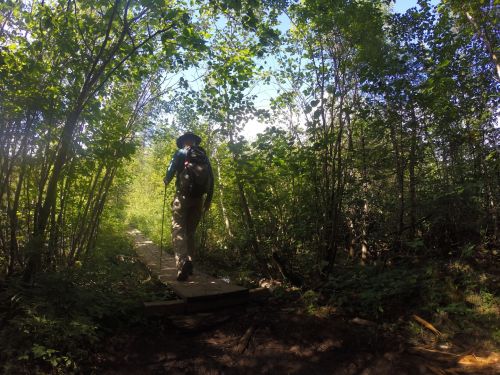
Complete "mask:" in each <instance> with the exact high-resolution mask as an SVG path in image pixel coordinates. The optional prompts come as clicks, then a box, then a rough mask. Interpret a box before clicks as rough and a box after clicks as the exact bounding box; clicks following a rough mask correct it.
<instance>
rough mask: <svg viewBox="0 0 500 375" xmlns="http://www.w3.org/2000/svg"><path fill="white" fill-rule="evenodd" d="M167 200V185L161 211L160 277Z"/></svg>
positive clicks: (159, 272) (159, 273)
mask: <svg viewBox="0 0 500 375" xmlns="http://www.w3.org/2000/svg"><path fill="white" fill-rule="evenodd" d="M166 201H167V185H165V191H164V193H163V209H162V211H161V236H160V270H159V271H158V279H160V275H161V261H162V258H163V227H164V226H165V202H166Z"/></svg>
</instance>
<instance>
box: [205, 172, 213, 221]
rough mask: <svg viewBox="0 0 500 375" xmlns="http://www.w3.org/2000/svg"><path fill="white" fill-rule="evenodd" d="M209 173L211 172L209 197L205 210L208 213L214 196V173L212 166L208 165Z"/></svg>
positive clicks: (206, 200) (206, 199)
mask: <svg viewBox="0 0 500 375" xmlns="http://www.w3.org/2000/svg"><path fill="white" fill-rule="evenodd" d="M208 171H209V172H210V183H209V185H208V191H207V197H206V198H205V203H204V209H205V211H208V209H209V208H210V204H211V203H212V197H213V195H214V173H213V171H212V165H211V164H210V163H208Z"/></svg>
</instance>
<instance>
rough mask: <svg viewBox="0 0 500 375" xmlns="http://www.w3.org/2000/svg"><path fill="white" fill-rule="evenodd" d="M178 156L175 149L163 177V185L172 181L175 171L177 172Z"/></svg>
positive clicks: (178, 153)
mask: <svg viewBox="0 0 500 375" xmlns="http://www.w3.org/2000/svg"><path fill="white" fill-rule="evenodd" d="M180 156H181V155H180V152H179V151H176V152H175V154H174V156H173V157H172V160H170V164H169V165H168V168H167V173H166V175H165V178H164V179H163V182H164V183H165V185H168V184H169V183H170V181H172V179H173V178H174V176H175V172H177V170H178V165H179V159H180Z"/></svg>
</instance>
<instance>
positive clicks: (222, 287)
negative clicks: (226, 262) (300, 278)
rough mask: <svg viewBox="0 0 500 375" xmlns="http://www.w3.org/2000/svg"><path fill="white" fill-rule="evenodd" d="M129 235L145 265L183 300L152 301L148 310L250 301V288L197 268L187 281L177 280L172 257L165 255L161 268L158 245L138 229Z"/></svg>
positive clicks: (194, 308) (183, 309)
mask: <svg viewBox="0 0 500 375" xmlns="http://www.w3.org/2000/svg"><path fill="white" fill-rule="evenodd" d="M128 235H129V236H131V237H132V239H133V241H134V248H135V251H136V253H137V254H138V256H139V259H140V260H141V262H142V263H144V264H145V265H146V266H147V267H148V268H149V270H150V271H151V273H152V274H153V275H154V276H156V277H158V279H159V280H160V281H161V282H163V283H164V284H166V285H167V286H168V287H169V288H171V289H172V290H173V291H174V292H175V294H177V295H178V296H179V298H180V299H182V301H183V302H180V301H177V302H173V301H169V302H158V303H156V302H152V303H149V304H147V305H146V307H147V308H148V309H150V310H152V309H154V310H156V311H159V312H161V311H163V312H165V313H168V312H169V311H171V312H173V313H182V312H197V311H204V310H210V309H214V308H218V307H225V306H230V305H236V304H241V303H244V302H246V301H247V299H248V295H249V293H248V289H247V288H244V287H241V286H238V285H234V284H230V283H227V282H225V281H223V280H219V279H216V278H213V277H211V276H209V275H206V274H204V273H202V272H199V271H198V270H197V269H196V268H195V270H194V274H193V275H192V276H190V277H189V279H188V280H187V281H177V280H176V277H177V269H176V266H175V259H174V257H173V256H172V255H170V254H167V253H165V252H164V253H163V255H162V256H161V265H160V248H159V247H158V246H156V245H155V244H154V243H153V242H152V241H150V240H148V239H147V238H146V237H145V236H144V235H143V234H142V233H141V232H140V231H139V230H137V229H131V230H129V231H128Z"/></svg>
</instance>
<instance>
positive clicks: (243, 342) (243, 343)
mask: <svg viewBox="0 0 500 375" xmlns="http://www.w3.org/2000/svg"><path fill="white" fill-rule="evenodd" d="M255 329H256V327H255V325H254V324H253V325H251V326H250V327H248V329H247V330H246V332H245V334H244V335H243V336H241V338H240V340H239V342H238V346H237V347H236V352H237V353H238V354H243V353H244V352H245V350H246V349H247V347H248V344H249V343H250V339H251V338H252V335H253V334H254V332H255Z"/></svg>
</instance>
